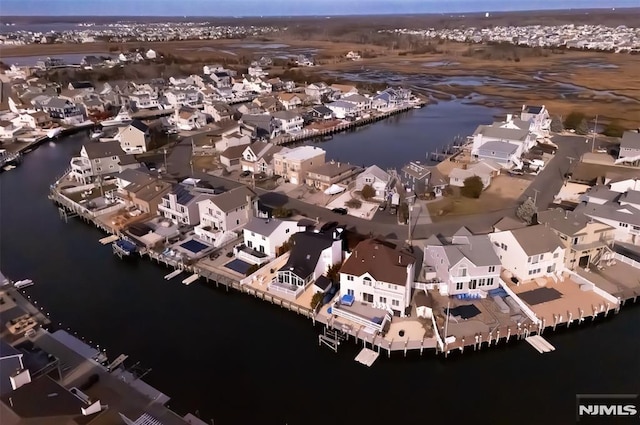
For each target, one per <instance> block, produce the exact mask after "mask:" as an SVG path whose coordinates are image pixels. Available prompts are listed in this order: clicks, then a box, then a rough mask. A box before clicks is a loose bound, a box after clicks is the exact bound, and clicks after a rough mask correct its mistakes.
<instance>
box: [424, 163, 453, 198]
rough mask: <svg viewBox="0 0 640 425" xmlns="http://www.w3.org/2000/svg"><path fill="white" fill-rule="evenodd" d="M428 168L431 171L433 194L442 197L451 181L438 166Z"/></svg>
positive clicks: (430, 180) (430, 178)
mask: <svg viewBox="0 0 640 425" xmlns="http://www.w3.org/2000/svg"><path fill="white" fill-rule="evenodd" d="M427 168H428V169H429V188H430V190H431V191H432V192H433V194H434V195H435V196H436V197H438V196H442V194H443V192H444V190H445V188H446V187H447V186H449V181H448V179H447V177H445V176H444V175H443V174H442V173H441V172H440V170H439V169H438V167H436V166H431V167H427Z"/></svg>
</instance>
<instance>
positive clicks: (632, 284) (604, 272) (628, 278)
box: [576, 260, 640, 300]
mask: <svg viewBox="0 0 640 425" xmlns="http://www.w3.org/2000/svg"><path fill="white" fill-rule="evenodd" d="M576 273H577V274H578V275H580V276H582V277H584V278H585V279H587V280H589V281H591V282H593V283H594V284H595V285H596V286H598V287H599V288H600V289H602V290H604V291H606V292H608V293H610V294H611V295H613V296H614V297H616V298H620V299H621V300H627V299H636V298H637V297H639V296H640V279H638V276H640V268H636V267H633V266H632V265H631V264H626V263H624V262H622V261H620V260H616V261H615V264H614V263H611V264H609V265H606V264H604V265H603V267H602V268H596V267H594V268H591V269H590V270H589V271H586V270H585V269H582V268H578V269H576Z"/></svg>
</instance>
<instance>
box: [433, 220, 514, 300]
mask: <svg viewBox="0 0 640 425" xmlns="http://www.w3.org/2000/svg"><path fill="white" fill-rule="evenodd" d="M424 265H425V266H427V267H429V268H431V269H433V270H435V274H436V278H437V280H438V290H439V291H440V294H442V295H451V296H455V295H460V294H463V295H467V294H471V295H481V296H484V294H483V293H486V292H487V291H489V290H491V289H495V288H497V287H498V286H499V285H500V272H501V271H502V264H501V262H500V258H498V256H497V255H496V253H495V251H494V250H493V243H492V242H491V240H490V239H489V237H488V236H487V235H474V234H472V233H471V232H470V231H469V230H468V229H467V228H465V227H462V228H461V229H460V230H458V231H457V232H456V233H455V234H454V235H453V236H452V237H451V238H445V237H444V236H442V235H432V236H431V237H429V239H428V240H427V242H426V243H425V248H424Z"/></svg>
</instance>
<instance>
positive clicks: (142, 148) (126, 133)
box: [114, 120, 151, 154]
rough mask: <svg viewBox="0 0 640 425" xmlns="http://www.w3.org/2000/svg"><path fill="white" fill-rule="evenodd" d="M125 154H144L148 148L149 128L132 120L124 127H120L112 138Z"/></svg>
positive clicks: (140, 122)
mask: <svg viewBox="0 0 640 425" xmlns="http://www.w3.org/2000/svg"><path fill="white" fill-rule="evenodd" d="M114 138H115V139H116V140H117V141H118V142H120V147H121V148H122V150H123V151H125V152H126V153H132V154H138V153H144V152H146V151H147V149H148V148H149V142H150V140H151V136H150V133H149V127H148V126H147V125H146V124H145V123H143V122H142V121H139V120H133V121H132V122H131V124H129V125H128V126H126V127H121V128H120V130H119V131H118V134H116V136H115V137H114Z"/></svg>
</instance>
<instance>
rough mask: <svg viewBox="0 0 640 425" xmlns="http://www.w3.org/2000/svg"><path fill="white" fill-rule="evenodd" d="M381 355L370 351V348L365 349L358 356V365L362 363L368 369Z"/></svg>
mask: <svg viewBox="0 0 640 425" xmlns="http://www.w3.org/2000/svg"><path fill="white" fill-rule="evenodd" d="M379 355H380V353H378V352H376V351H373V350H370V349H368V348H363V349H362V350H361V351H360V353H359V354H358V355H357V356H356V358H355V360H356V361H357V362H358V363H361V364H363V365H365V366H367V367H371V365H372V364H373V362H375V361H376V360H377V359H378V356H379Z"/></svg>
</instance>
